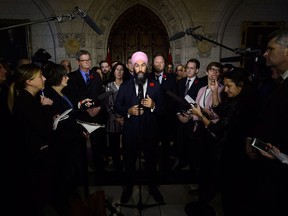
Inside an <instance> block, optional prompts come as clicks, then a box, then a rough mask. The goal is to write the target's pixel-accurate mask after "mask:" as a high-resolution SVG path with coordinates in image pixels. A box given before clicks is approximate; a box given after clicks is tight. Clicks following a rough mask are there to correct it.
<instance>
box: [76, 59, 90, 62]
mask: <svg viewBox="0 0 288 216" xmlns="http://www.w3.org/2000/svg"><path fill="white" fill-rule="evenodd" d="M78 61H80V62H91V61H92V60H91V59H79V60H78Z"/></svg>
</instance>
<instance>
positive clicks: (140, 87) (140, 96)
mask: <svg viewBox="0 0 288 216" xmlns="http://www.w3.org/2000/svg"><path fill="white" fill-rule="evenodd" d="M143 98H144V93H143V83H138V101H139V103H138V117H137V118H138V119H137V120H138V130H139V134H140V136H138V139H137V141H138V144H139V145H140V146H139V149H137V151H138V152H137V154H138V160H139V171H140V172H141V171H142V163H141V152H142V149H143V137H142V136H143V134H144V130H143V128H142V126H143V125H141V119H142V118H146V117H148V116H145V112H149V111H148V110H145V107H143V106H142V105H141V100H142V99H143ZM142 112H143V113H142ZM136 125H137V124H136ZM146 127H147V125H146ZM144 154H145V152H144ZM150 166H152V165H150ZM126 172H127V170H126ZM138 188H139V201H138V203H137V204H136V205H131V204H115V206H123V207H127V208H137V209H138V211H139V215H140V216H141V213H142V210H143V209H146V208H150V207H155V206H160V205H165V203H164V202H162V203H155V204H144V203H143V201H142V183H141V182H140V183H139V185H138Z"/></svg>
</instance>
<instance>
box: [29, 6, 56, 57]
mask: <svg viewBox="0 0 288 216" xmlns="http://www.w3.org/2000/svg"><path fill="white" fill-rule="evenodd" d="M32 3H33V4H34V5H35V6H36V7H37V8H38V9H39V11H40V12H41V14H42V15H43V17H44V19H46V18H49V17H51V16H53V14H54V11H53V10H52V8H51V7H50V5H49V3H48V2H47V1H46V0H40V1H37V0H32ZM47 25H48V27H49V30H50V34H51V36H52V42H53V49H51V50H52V51H53V53H51V54H52V56H53V57H54V59H53V60H52V61H55V62H56V59H57V53H56V50H57V49H56V48H57V46H58V43H57V41H58V35H57V34H55V33H56V32H60V26H59V23H57V22H49V21H47ZM35 51H36V50H34V52H35ZM32 54H33V53H32Z"/></svg>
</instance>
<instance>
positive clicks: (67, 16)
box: [51, 6, 103, 35]
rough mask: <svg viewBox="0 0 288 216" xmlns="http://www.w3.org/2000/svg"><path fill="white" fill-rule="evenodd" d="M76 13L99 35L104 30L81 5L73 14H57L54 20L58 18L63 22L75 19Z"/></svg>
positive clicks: (59, 21)
mask: <svg viewBox="0 0 288 216" xmlns="http://www.w3.org/2000/svg"><path fill="white" fill-rule="evenodd" d="M75 14H76V15H78V16H80V17H81V18H82V19H84V21H85V22H86V23H87V24H88V25H89V26H90V27H91V28H92V29H93V30H94V31H95V32H96V33H97V34H99V35H101V34H102V33H103V32H102V30H101V29H100V28H99V27H98V26H97V25H96V23H95V22H94V21H93V20H92V19H91V18H90V17H89V16H88V15H87V14H86V13H85V12H84V11H83V10H82V9H81V8H79V7H77V6H76V7H75V9H74V11H73V13H72V14H65V15H62V16H55V17H52V18H51V19H52V20H57V22H58V23H62V22H65V21H68V20H73V19H74V18H75Z"/></svg>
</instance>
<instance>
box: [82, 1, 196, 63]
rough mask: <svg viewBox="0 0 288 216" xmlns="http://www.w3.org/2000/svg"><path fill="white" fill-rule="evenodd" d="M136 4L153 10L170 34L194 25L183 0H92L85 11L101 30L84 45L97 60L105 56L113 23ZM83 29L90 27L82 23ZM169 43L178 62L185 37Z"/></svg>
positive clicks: (183, 55) (183, 49)
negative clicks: (101, 33)
mask: <svg viewBox="0 0 288 216" xmlns="http://www.w3.org/2000/svg"><path fill="white" fill-rule="evenodd" d="M135 4H141V5H143V6H145V7H147V8H148V9H149V10H151V11H152V12H154V13H155V14H156V15H157V16H158V17H159V19H160V20H161V21H162V23H163V25H164V26H165V28H166V30H167V32H168V35H169V36H171V35H173V34H175V33H177V32H180V31H183V30H184V29H186V28H189V27H191V26H192V27H193V25H192V24H193V22H192V20H191V16H190V15H189V12H188V11H187V8H186V7H185V5H184V4H183V2H182V1H177V2H175V1H173V0H168V1H165V0H159V1H150V2H149V4H148V3H147V2H146V1H145V2H144V1H136V0H134V1H126V0H111V1H107V2H106V3H104V4H101V3H99V2H98V1H94V2H93V3H92V4H91V7H90V8H89V10H88V14H89V15H90V16H91V18H92V19H93V20H94V21H96V23H97V24H98V25H99V27H100V28H101V30H102V31H103V35H97V34H96V33H95V34H92V35H91V41H89V42H88V41H87V43H86V47H88V48H91V50H92V54H94V55H93V56H95V57H96V59H97V60H99V59H103V58H104V57H105V56H106V52H107V45H108V39H109V34H110V31H111V28H112V26H113V24H114V22H115V21H116V20H117V18H118V17H119V16H120V15H121V14H122V13H123V12H124V11H126V10H127V9H128V8H130V7H132V6H133V5H135ZM94 8H98V10H97V11H96V10H94ZM99 8H101V9H99ZM83 32H87V33H89V32H91V30H89V29H88V27H87V26H84V28H83ZM170 46H171V52H172V55H173V60H174V61H176V62H177V61H178V62H181V59H182V58H184V57H185V52H186V50H185V40H182V39H181V40H178V41H177V42H175V43H170ZM93 52H95V53H93Z"/></svg>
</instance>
